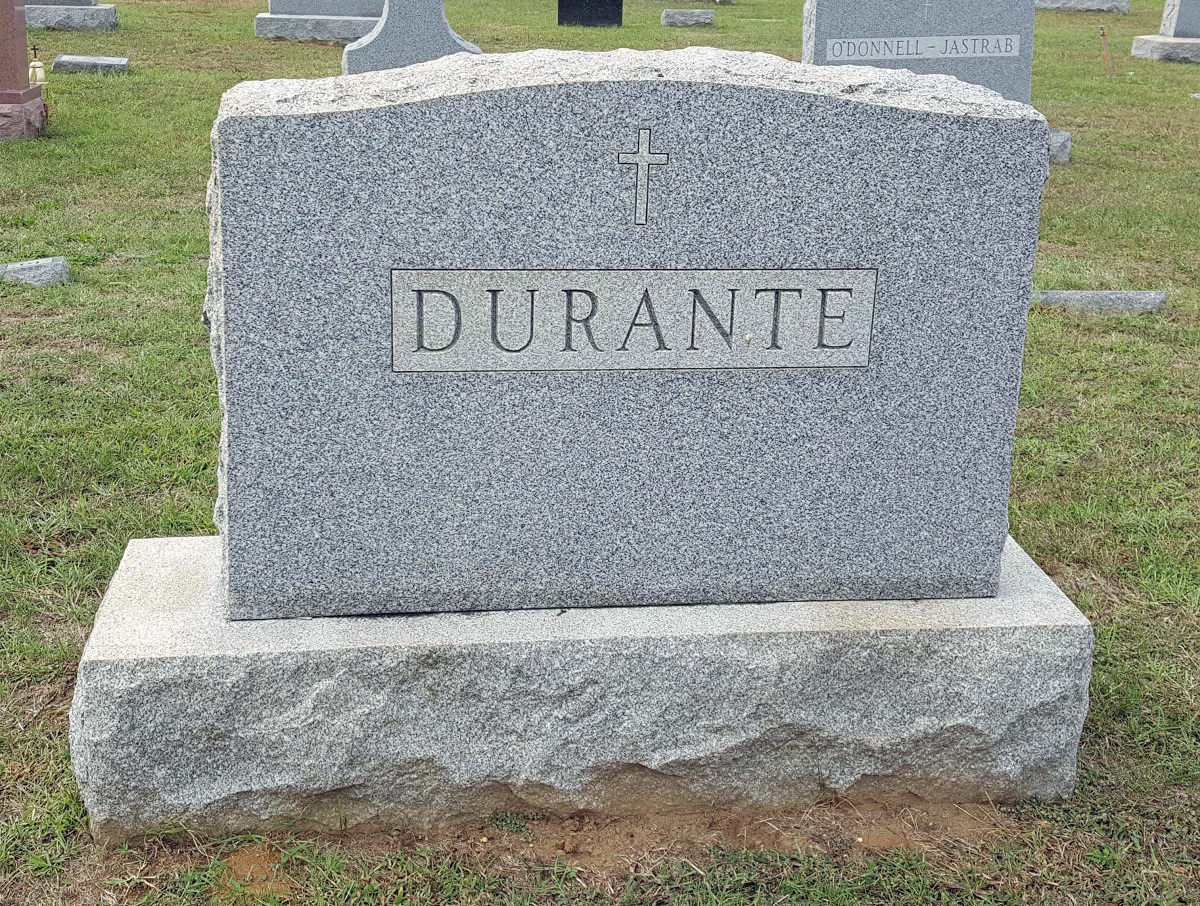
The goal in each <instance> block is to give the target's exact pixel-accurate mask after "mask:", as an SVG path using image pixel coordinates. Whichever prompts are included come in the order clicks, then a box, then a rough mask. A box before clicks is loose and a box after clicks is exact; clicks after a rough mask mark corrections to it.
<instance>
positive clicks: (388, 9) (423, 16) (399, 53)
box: [342, 0, 479, 73]
mask: <svg viewBox="0 0 1200 906" xmlns="http://www.w3.org/2000/svg"><path fill="white" fill-rule="evenodd" d="M455 53H479V48H478V47H476V46H475V45H474V44H472V43H471V42H470V41H464V40H463V39H462V38H460V37H459V36H458V35H456V34H455V33H454V30H453V29H452V28H450V23H449V21H447V19H446V7H445V3H444V2H443V0H385V2H384V4H383V16H382V18H380V20H379V21H378V22H377V23H376V25H375V27H374V28H373V29H371V31H370V33H368V34H367V35H366V36H364V37H363V38H361V39H359V40H358V41H355V42H354V43H353V44H351V45H350V46H349V47H347V48H346V49H345V50H344V51H342V72H343V73H360V72H375V71H377V70H380V69H396V68H397V67H400V66H411V65H412V64H414V63H425V62H427V61H429V60H436V59H438V57H444V56H448V55H449V54H455Z"/></svg>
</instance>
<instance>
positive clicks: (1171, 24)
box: [1132, 0, 1200, 63]
mask: <svg viewBox="0 0 1200 906" xmlns="http://www.w3.org/2000/svg"><path fill="white" fill-rule="evenodd" d="M1132 52H1133V55H1134V56H1135V57H1143V58H1145V59H1148V60H1166V61H1168V62H1172V63H1200V0H1167V2H1166V5H1165V6H1164V7H1163V17H1162V26H1161V27H1160V28H1159V31H1158V34H1157V35H1140V36H1138V37H1136V38H1134V39H1133V51H1132Z"/></svg>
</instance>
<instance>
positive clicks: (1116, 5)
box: [1034, 0, 1129, 15]
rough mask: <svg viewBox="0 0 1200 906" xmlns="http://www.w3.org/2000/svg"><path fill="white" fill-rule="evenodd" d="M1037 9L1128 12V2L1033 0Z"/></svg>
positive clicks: (1115, 0)
mask: <svg viewBox="0 0 1200 906" xmlns="http://www.w3.org/2000/svg"><path fill="white" fill-rule="evenodd" d="M1034 6H1035V7H1036V8H1037V9H1061V10H1068V11H1072V12H1081V13H1120V14H1121V15H1124V14H1125V13H1127V12H1129V0H1035V2H1034Z"/></svg>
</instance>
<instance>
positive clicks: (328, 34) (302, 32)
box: [254, 13, 379, 44]
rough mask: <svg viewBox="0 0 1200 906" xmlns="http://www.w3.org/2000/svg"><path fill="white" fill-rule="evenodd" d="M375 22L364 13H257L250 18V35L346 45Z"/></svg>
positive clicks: (367, 30) (360, 35)
mask: <svg viewBox="0 0 1200 906" xmlns="http://www.w3.org/2000/svg"><path fill="white" fill-rule="evenodd" d="M378 21H379V20H378V19H376V18H374V17H367V16H279V15H275V14H274V13H259V14H258V15H257V16H255V17H254V34H255V35H256V36H257V37H259V38H279V39H281V40H284V41H320V42H322V43H324V44H349V43H351V42H352V41H357V40H358V39H359V38H361V37H362V36H363V35H365V34H368V33H369V32H370V31H371V29H373V28H374V27H375V23H376V22H378Z"/></svg>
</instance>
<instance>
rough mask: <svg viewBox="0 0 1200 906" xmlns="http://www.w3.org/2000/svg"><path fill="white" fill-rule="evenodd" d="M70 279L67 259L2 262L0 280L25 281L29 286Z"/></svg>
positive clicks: (52, 284)
mask: <svg viewBox="0 0 1200 906" xmlns="http://www.w3.org/2000/svg"><path fill="white" fill-rule="evenodd" d="M69 279H70V275H69V273H68V271H67V259H65V258H60V257H54V258H35V259H33V260H32V261H17V262H14V263H13V264H0V281H7V282H9V283H24V284H26V285H27V286H56V285H58V284H60V283H66V282H67V281H68V280H69Z"/></svg>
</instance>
